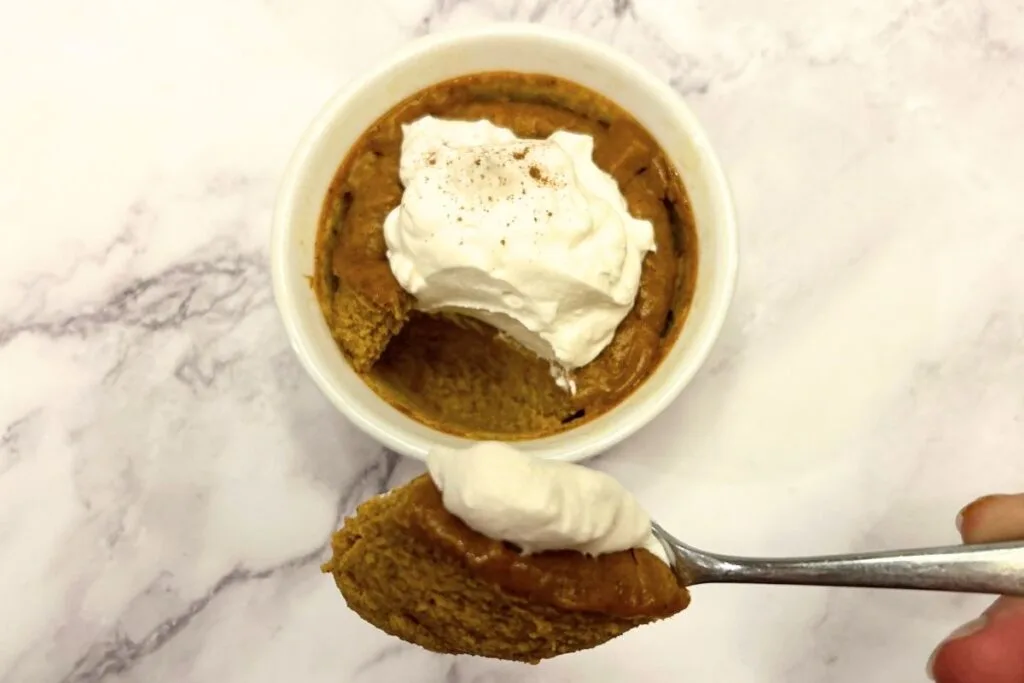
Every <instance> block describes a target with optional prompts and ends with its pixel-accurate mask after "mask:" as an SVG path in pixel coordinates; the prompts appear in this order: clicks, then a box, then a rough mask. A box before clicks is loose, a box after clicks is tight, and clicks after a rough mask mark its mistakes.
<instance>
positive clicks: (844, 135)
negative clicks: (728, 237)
mask: <svg viewBox="0 0 1024 683" xmlns="http://www.w3.org/2000/svg"><path fill="white" fill-rule="evenodd" d="M510 19H518V20H529V21H538V22H542V23H545V24H550V25H556V26H563V27H568V26H571V27H574V28H576V29H577V30H579V31H582V32H585V33H587V34H590V35H592V36H594V37H596V38H598V39H600V40H603V41H606V42H608V43H610V44H612V45H614V46H616V47H618V48H620V49H622V50H624V51H625V52H627V53H630V54H632V55H633V56H634V57H636V58H637V59H638V60H640V61H641V62H642V63H644V64H645V65H647V66H648V67H649V68H650V69H651V70H653V71H654V72H655V73H656V74H658V75H659V76H661V77H663V78H665V79H667V80H668V81H670V82H671V83H672V85H673V86H674V87H675V88H676V89H677V90H678V91H679V92H681V93H682V94H684V95H685V96H686V98H687V99H688V101H689V103H690V105H691V106H692V107H693V108H694V110H695V111H696V112H697V114H698V115H699V116H700V118H701V119H702V120H703V121H704V123H705V125H706V127H707V128H708V130H709V132H710V134H711V137H712V139H713V140H714V141H715V142H716V144H717V146H718V149H719V151H720V154H721V156H722V160H723V162H724V164H725V166H726V168H727V170H728V173H729V175H730V178H731V180H732V182H733V187H734V191H735V196H736V202H737V205H738V209H739V214H740V217H741V235H742V243H743V256H742V266H741V276H740V282H739V288H738V292H737V297H736V300H735V305H734V307H733V309H732V312H731V315H730V318H729V320H728V323H727V325H726V329H725V331H724V334H723V336H722V339H721V341H720V343H719V344H718V346H717V347H716V349H715V351H714V355H713V357H712V358H711V359H710V361H709V363H708V364H707V366H706V367H705V369H704V370H703V371H702V373H701V374H700V375H699V376H698V378H697V379H696V381H695V382H694V384H693V385H692V386H691V388H690V389H689V390H688V391H687V392H686V393H685V394H684V396H683V397H682V398H681V399H680V400H678V401H677V402H676V403H675V404H674V405H672V406H671V408H670V409H669V410H668V411H667V413H666V414H665V415H663V416H662V417H661V418H660V419H658V420H657V421H656V422H655V423H654V424H652V425H651V426H650V427H649V428H647V429H645V430H643V431H642V433H640V434H639V435H638V436H636V437H635V438H633V439H631V440H630V441H629V442H628V443H626V444H624V445H622V446H621V447H619V448H616V449H615V450H614V452H611V453H608V454H607V455H605V456H603V457H601V458H599V459H598V460H596V461H594V464H595V466H596V467H599V468H601V469H604V470H606V471H609V472H611V473H613V474H615V475H616V476H618V477H620V478H621V479H622V481H623V482H625V483H626V484H627V485H628V486H629V487H630V488H631V489H632V490H633V491H635V492H636V493H637V494H638V495H639V496H640V498H641V499H642V500H643V501H644V502H645V503H646V504H647V506H648V507H649V508H650V509H651V511H652V513H653V514H654V516H655V517H656V518H657V519H659V520H660V521H662V523H663V524H664V525H665V526H667V527H668V528H670V529H673V530H675V531H676V532H678V534H679V535H681V536H682V537H684V538H686V539H688V540H689V541H691V542H692V543H694V544H696V545H699V546H703V547H706V548H708V549H712V550H720V551H723V552H735V553H750V554H757V553H763V554H796V553H824V552H845V551H858V550H868V549H879V548H898V547H904V546H912V545H925V544H944V543H948V542H953V541H954V540H955V539H956V538H957V537H956V532H955V529H954V525H953V519H954V516H955V514H956V512H957V510H958V509H959V507H960V506H961V505H962V504H964V503H966V502H968V501H969V500H970V499H971V498H972V497H974V496H977V495H980V494H983V493H987V492H991V491H997V490H1007V489H1009V490H1013V489H1016V490H1021V489H1024V458H1022V457H1021V455H1022V453H1024V391H1022V389H1021V387H1024V267H1022V266H1021V263H1022V261H1024V201H1022V200H1021V197H1022V195H1024V173H1022V171H1021V160H1022V159H1024V136H1021V134H1020V125H1021V123H1020V122H1021V121H1022V120H1024V3H1022V2H1021V0H1004V1H1003V2H999V3H986V2H984V0H964V1H962V2H952V1H950V0H856V1H855V0H838V1H836V2H829V3H822V2H817V1H815V0H770V1H765V2H756V1H755V0H723V1H721V2H716V3H707V2H702V1H700V0H685V1H680V2H669V1H668V0H662V1H658V0H559V1H558V2H554V1H552V0H523V1H521V2H518V1H517V2H497V1H496V0H387V1H385V0H381V1H379V2H372V3H371V2H364V1H363V0H344V1H334V2H331V1H328V0H303V1H302V2H285V1H284V0H233V1H229V2H216V3H213V2H203V1H202V0H179V1H178V2H165V3H156V2H131V1H130V0H120V1H118V0H98V1H96V2H89V3H82V2H74V1H73V0H58V1H56V2H49V3H29V2H20V3H16V2H8V3H3V5H2V6H0V44H2V45H3V46H4V59H3V60H0V86H2V89H3V94H4V97H3V99H4V104H3V106H2V107H0V150H2V151H3V164H2V165H0V226H2V229H3V237H2V240H3V242H2V248H0V377H2V378H3V379H2V384H3V387H4V389H3V391H2V392H0V435H2V436H0V605H2V611H3V615H4V617H3V619H4V622H5V624H4V627H3V628H2V629H0V682H2V683H35V682H51V681H52V682H57V681H63V682H67V683H98V682H100V681H103V682H104V683H115V682H117V683H122V682H123V683H127V682H139V683H142V682H147V683H148V682H149V681H161V680H167V681H180V682H183V683H184V682H188V683H206V682H216V683H231V682H234V681H237V682H239V683H242V682H244V683H257V682H259V681H275V682H276V681H281V680H284V679H285V677H286V676H287V677H289V680H297V681H308V682H311V683H315V682H318V681H323V682H328V681H330V682H332V683H334V682H337V681H351V682H353V683H360V682H371V681H403V682H410V683H416V682H424V683H426V682H433V681H438V682H440V681H448V682H456V681H457V682H461V683H473V682H475V683H484V682H487V683H499V682H512V681H523V682H532V681H537V682H539V681H545V682H549V681H583V680H603V681H625V680H645V681H682V680H687V681H712V680H713V681H727V682H729V683H746V682H754V681H758V682H769V683H783V682H785V683H812V682H819V681H834V682H840V683H841V682H850V683H853V682H854V681H857V682H859V681H865V680H869V681H917V680H924V678H925V676H924V663H925V659H926V658H927V656H928V654H929V652H930V650H931V649H932V647H933V646H934V645H935V644H936V643H937V642H938V640H939V639H940V638H941V637H942V636H943V635H945V633H946V632H948V631H949V630H951V629H952V628H953V627H955V626H957V625H958V624H959V623H960V622H962V621H964V620H966V619H967V618H969V617H970V616H971V615H972V613H973V612H975V611H976V610H978V609H979V608H980V607H981V606H982V605H983V604H984V603H985V600H984V599H983V598H978V597H965V596H956V595H936V594H910V593H900V592H881V591H852V590H826V589H815V588H769V587H735V586H734V587H701V588H698V589H696V590H695V591H694V602H693V606H692V608H691V609H690V610H688V611H687V612H686V613H685V614H684V615H681V616H679V617H677V618H675V619H672V620H669V621H667V622H664V623H661V624H657V625H654V626H650V627H646V628H643V629H639V630H637V631H634V632H632V633H630V634H628V635H627V636H625V637H623V638H621V639H619V640H617V641H614V642H612V643H610V644H608V645H607V646H604V647H602V648H599V649H596V650H593V651H590V652H586V653H581V654H577V655H573V656H568V657H564V658H562V659H557V660H554V661H551V662H547V663H544V664H542V665H540V666H537V667H527V666H519V665H511V664H505V663H497V662H489V661H483V660H474V659H467V658H461V659H456V658H451V657H442V656H436V655H432V654H429V653H427V652H424V651H421V650H418V649H416V648H413V647H411V646H406V645H404V644H402V643H400V642H398V641H396V640H393V639H391V638H389V637H388V636H385V635H383V634H381V633H379V632H377V631H375V630H373V629H372V628H370V627H369V626H367V625H365V624H363V623H362V622H360V621H359V620H358V619H357V618H356V617H355V616H354V615H353V614H352V613H350V612H349V611H348V610H347V608H346V607H345V604H344V602H343V601H342V599H341V598H340V597H339V596H338V595H337V593H336V591H335V588H334V586H333V585H332V583H331V581H330V580H329V579H328V578H325V577H323V576H321V575H320V574H319V572H318V568H317V565H318V562H319V561H321V559H323V558H324V555H325V550H324V544H325V541H326V540H327V538H328V535H329V533H330V532H331V530H332V529H333V528H334V527H335V526H337V525H338V524H339V520H340V519H341V517H342V515H344V514H345V513H346V512H348V511H351V510H352V509H353V507H354V505H355V504H356V503H357V502H358V501H360V500H362V499H363V498H365V497H368V496H370V495H371V494H374V493H376V492H378V491H381V490H383V489H384V488H385V487H388V486H391V485H394V484H396V483H401V482H403V481H405V480H406V479H408V478H409V477H411V476H412V475H414V474H415V473H417V472H418V471H419V468H418V466H417V465H416V464H415V463H412V462H408V461H401V460H400V459H399V458H398V457H396V456H395V455H393V454H390V453H387V452H384V451H383V450H382V449H381V448H380V447H379V446H377V445H375V444H374V443H372V442H371V441H369V440H368V439H367V438H365V437H363V436H362V435H361V434H359V433H357V432H356V431H355V429H354V428H353V427H352V426H351V425H350V424H348V423H347V422H346V421H345V420H344V419H343V418H341V417H340V416H339V415H338V414H337V413H336V412H335V411H334V410H333V409H332V408H331V406H330V405H329V404H328V402H327V401H326V400H325V399H324V398H323V397H322V396H321V395H320V394H319V393H318V391H317V390H316V388H315V387H314V386H313V384H312V383H311V382H310V381H309V380H308V379H307V378H306V376H305V375H304V374H303V372H302V370H301V369H300V367H299V365H298V363H297V362H296V360H295V358H294V357H293V355H292V353H291V351H290V350H289V348H288V345H287V342H286V340H285V336H284V333H283V331H282V328H281V326H280V324H279V322H278V319H277V315H276V312H275V310H274V307H273V304H272V300H271V294H270V283H269V276H268V271H267V242H268V229H269V223H270V220H269V218H270V217H269V214H270V210H271V205H272V202H273V198H274V192H275V188H276V184H277V181H278V178H279V176H280V174H281V172H282V169H283V165H284V163H285V161H286V159H287V158H288V156H289V154H290V152H291V150H292V148H293V146H294V145H295V143H296V141H297V139H298V136H299V135H300V133H301V131H302V130H303V128H304V126H305V125H306V124H307V123H308V122H309V120H310V118H311V117H312V115H313V114H314V113H315V112H316V111H317V109H318V107H319V106H320V105H321V104H322V103H323V102H324V101H325V100H326V98H327V97H328V96H329V95H330V94H331V93H332V92H333V91H335V90H336V89H337V88H338V87H339V86H340V85H342V84H343V83H344V82H345V81H346V80H348V79H349V78H350V77H352V76H353V75H355V74H357V73H359V72H360V71H362V70H363V69H365V68H367V67H368V66H370V65H372V64H374V63H375V62H377V61H378V60H380V59H381V58H383V57H384V56H385V55H387V54H388V53H389V51H391V50H392V49H394V48H395V47H396V46H399V45H401V44H403V43H405V42H406V41H408V40H410V39H411V38H413V37H414V36H416V35H420V34H423V33H427V32H433V31H440V30H445V29H446V28H449V27H453V26H460V25H467V24H472V23H478V22H489V21H496V20H497V21H503V20H510ZM627 104H628V103H627Z"/></svg>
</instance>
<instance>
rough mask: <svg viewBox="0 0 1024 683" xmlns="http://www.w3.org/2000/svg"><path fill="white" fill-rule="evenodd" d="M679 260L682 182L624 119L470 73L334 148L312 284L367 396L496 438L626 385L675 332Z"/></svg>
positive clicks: (565, 92) (612, 110) (685, 261)
mask: <svg viewBox="0 0 1024 683" xmlns="http://www.w3.org/2000/svg"><path fill="white" fill-rule="evenodd" d="M420 133H422V135H420V136H419V137H417V135H418V134H420ZM430 139H435V140H441V141H443V143H444V144H438V145H434V146H433V147H431V146H430V142H429V141H430ZM423 140H426V141H427V142H423ZM417 145H420V147H421V148H422V149H421V150H420V152H419V153H418V154H415V155H412V154H410V150H411V149H414V150H415V149H417ZM473 154H477V155H478V156H477V157H475V158H474V157H473V156H472V155H473ZM501 155H505V156H504V157H503V156H501ZM584 157H585V158H584ZM410 159H411V160H412V161H410ZM534 160H535V161H534ZM481 161H482V162H483V165H482V167H481ZM414 162H415V163H414ZM446 164H447V166H446ZM474 166H475V167H477V168H479V169H480V173H479V177H477V175H475V174H474V173H473V171H474V170H475V169H474ZM452 168H454V169H455V171H458V173H455V172H454V171H452V170H451V169H452ZM559 169H563V171H559ZM445 173H448V175H445ZM439 179H440V180H447V182H448V186H447V188H445V187H442V188H438V187H437V185H438V181H439ZM431 183H433V184H431ZM588 183H589V184H588ZM569 184H573V186H572V187H567V185H569ZM577 185H578V187H577ZM451 188H455V189H454V190H452V189H451ZM466 188H469V189H470V190H472V192H471V193H470V194H469V195H467V193H466V192H463V190H466ZM486 188H493V192H492V191H491V190H490V189H486ZM570 191H571V192H570ZM460 192H461V194H459V193H460ZM467 192H468V190H467ZM572 192H575V193H576V194H572ZM472 193H475V194H472ZM602 193H604V194H602ZM608 193H613V194H614V196H610V195H609V194H608ZM492 194H493V195H495V196H491V195H492ZM520 194H521V197H520ZM497 195H500V196H497ZM466 196H474V197H477V198H478V199H479V202H478V203H477V204H475V205H474V206H470V207H467V206H465V202H464V199H465V197H466ZM579 197H585V198H588V199H591V200H593V201H591V202H590V204H589V205H586V204H580V200H579ZM594 197H597V199H594ZM417 200H418V203H416V201H417ZM588 206H589V207H590V208H589V211H590V213H589V214H588V213H587V211H588ZM620 206H621V209H620V208H619V207H620ZM594 207H596V208H594ZM577 209H578V210H577ZM613 214H614V215H613ZM586 216H589V217H590V218H589V219H586V220H590V219H592V220H591V222H590V223H587V222H586V220H585V217H586ZM611 223H614V225H615V226H616V230H613V231H609V230H604V231H601V230H597V229H596V228H595V229H593V230H591V227H593V226H597V227H598V228H600V227H601V226H603V225H605V224H611ZM588 226H590V227H588ZM435 228H439V229H440V230H439V231H438V232H440V233H441V234H435ZM503 230H505V231H507V232H502V231H503ZM588 230H589V232H588ZM645 231H646V232H645ZM531 240H532V242H531ZM531 244H532V245H533V246H532V247H531ZM531 248H532V249H533V251H532V252H531V251H530V250H531ZM581 255H582V256H581ZM696 259H697V243H696V231H695V227H694V222H693V216H692V213H691V210H690V206H689V201H688V199H687V196H686V191H685V189H684V187H683V184H682V181H681V180H680V178H679V176H678V174H677V173H676V172H675V170H674V169H673V168H672V167H671V165H670V164H669V162H668V160H667V158H666V156H665V154H664V153H663V152H662V150H661V149H659V147H658V145H657V143H656V142H655V141H654V139H653V138H652V137H651V136H650V134H649V133H647V132H646V131H645V130H644V129H643V128H642V127H641V126H640V125H639V124H638V123H637V122H636V121H635V120H634V119H633V118H632V117H631V116H630V115H629V114H628V113H626V112H625V111H623V110H622V109H621V108H619V107H618V106H617V105H615V104H614V103H612V102H611V101H609V100H607V99H606V98H604V97H602V96H600V95H598V94H597V93H594V92H593V91H590V90H588V89H586V88H583V87H582V86H579V85H577V84H574V83H571V82H568V81H565V80H561V79H557V78H553V77H549V76H543V75H536V74H520V73H510V72H501V73H483V74H477V75H473V76H467V77H462V78H458V79H455V80H451V81H447V82H443V83H440V84H438V85H435V86H432V87H430V88H427V89H425V90H423V91H420V92H418V93H416V94H415V95H413V96H411V97H409V98H408V99H406V100H405V101H403V102H401V103H400V104H399V105H397V106H396V107H394V108H393V109H392V110H391V111H389V112H387V113H386V114H385V115H384V116H382V117H381V118H380V119H378V120H377V121H376V122H375V123H374V124H373V125H372V126H370V128H369V129H368V130H367V131H366V133H364V135H363V136H362V137H361V138H360V139H359V140H358V141H357V142H356V144H355V145H354V146H353V147H352V149H351V151H350V152H349V154H348V156H347V157H346V159H345V160H344V162H343V163H342V165H341V167H340V169H339V171H338V173H337V175H336V176H335V179H334V181H333V183H332V185H331V188H330V190H329V193H328V196H327V199H326V202H325V206H324V210H323V212H322V216H321V223H320V226H319V231H318V235H317V245H316V262H315V268H314V277H313V288H314V290H315V292H316V295H317V299H318V301H319V304H320V307H321V309H322V311H323V314H324V317H325V319H326V322H327V324H328V327H329V328H330V330H331V333H332V335H333V337H334V339H335V341H336V342H337V344H338V346H339V348H340V349H341V350H342V352H343V353H344V355H345V357H346V358H347V359H348V361H349V362H350V364H351V365H352V367H353V368H354V369H355V370H356V372H358V373H359V374H360V376H361V377H362V379H363V380H364V381H365V382H366V383H367V385H368V386H370V387H371V388H372V389H373V390H374V391H375V392H376V393H377V394H378V395H379V396H381V397H382V398H383V399H384V400H386V401H387V402H388V403H390V404H391V405H393V406H394V407H396V408H397V409H399V410H401V411H402V412H404V413H406V414H408V415H409V416H411V417H412V418H414V419H416V420H417V421H419V422H421V423H423V424H426V425H428V426H430V427H433V428H436V429H438V430H441V431H444V432H448V433H452V434H456V435H460V436H465V437H469V438H473V439H496V440H504V441H512V440H517V439H529V438H537V437H541V436H546V435H550V434H554V433H557V432H561V431H564V430H567V429H572V428H574V427H576V426H578V425H580V424H583V423H585V422H587V421H589V420H592V419H594V418H595V417H598V416H599V415H601V414H603V413H605V412H607V411H608V410H610V409H612V408H613V407H615V406H616V405H617V404H618V403H620V402H621V401H622V400H624V399H625V398H626V397H627V396H628V395H629V394H630V393H631V392H632V391H634V390H635V389H636V388H637V387H638V386H640V385H641V384H642V383H643V382H644V381H645V380H646V379H647V378H648V377H649V376H650V375H651V373H652V372H653V371H654V370H655V369H656V368H657V366H658V364H659V363H660V361H661V360H662V358H663V357H664V356H665V355H666V354H667V352H668V351H669V350H670V349H671V347H672V344H673V343H674V342H675V340H676V339H677V337H678V335H679V330H680V328H681V327H682V325H683V323H684V322H685V319H686V315H687V312H688V310H689V307H690V304H691V300H692V297H693V289H694V283H695V279H696V272H697V261H696ZM492 263H498V264H499V266H501V265H508V264H512V265H511V267H509V268H506V270H504V271H502V270H501V268H500V267H493V268H492V267H491V266H490V265H488V264H492ZM559 264H561V265H559ZM501 272H505V273H512V275H513V276H515V278H518V279H514V278H512V277H511V276H510V277H508V278H506V279H504V280H503V279H501V278H502V277H504V276H501V277H499V276H497V275H495V273H501ZM412 292H415V293H412ZM524 292H525V293H526V294H524ZM481 302H484V304H486V305H483V304H481Z"/></svg>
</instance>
